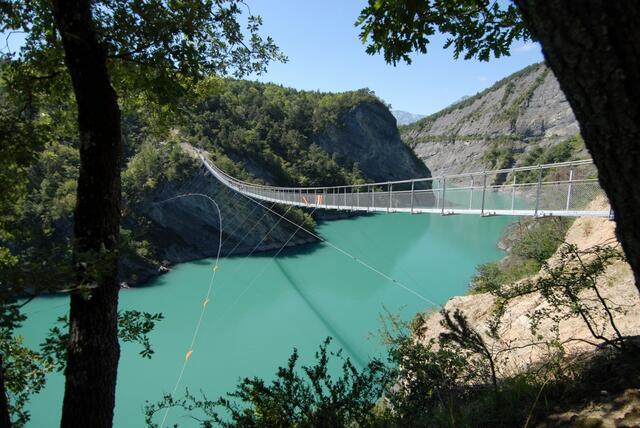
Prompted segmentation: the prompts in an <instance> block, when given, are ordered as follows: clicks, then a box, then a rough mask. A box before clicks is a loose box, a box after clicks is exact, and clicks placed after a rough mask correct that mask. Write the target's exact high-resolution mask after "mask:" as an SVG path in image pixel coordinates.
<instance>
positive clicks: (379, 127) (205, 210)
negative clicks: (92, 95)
mask: <svg viewBox="0 0 640 428" xmlns="http://www.w3.org/2000/svg"><path fill="white" fill-rule="evenodd" d="M314 143H315V144H317V145H318V146H319V147H320V148H322V149H323V150H325V151H327V152H328V153H331V154H335V155H336V157H338V158H343V159H348V160H349V161H352V162H357V163H358V165H359V168H360V170H361V171H362V172H363V173H364V175H365V176H366V177H367V179H369V180H372V181H386V180H396V179H405V178H414V177H429V176H430V173H429V170H428V168H427V167H426V166H425V165H424V164H423V163H422V162H421V161H420V160H419V159H418V158H417V157H416V156H415V154H414V153H413V152H412V151H411V149H410V148H409V147H407V146H406V145H405V144H404V143H403V142H402V140H401V139H400V134H399V133H398V129H397V127H396V122H395V119H394V118H393V116H392V115H391V113H390V112H389V110H388V109H387V108H386V107H385V106H384V105H383V104H381V103H370V102H362V103H359V104H357V105H355V106H354V107H352V108H350V109H349V110H348V111H346V112H345V113H344V114H343V115H342V117H341V118H340V121H339V125H335V126H331V127H329V128H328V129H326V130H325V131H324V132H323V133H321V134H319V135H317V136H315V138H314ZM244 163H245V166H246V167H247V170H249V171H251V173H252V174H253V175H254V176H258V177H261V178H262V179H265V180H267V181H269V176H270V172H269V171H267V170H266V169H265V168H264V167H262V166H261V165H259V164H257V163H253V164H252V163H251V160H250V159H247V160H245V161H244ZM192 168H193V171H191V172H190V174H189V175H188V177H187V178H186V179H183V180H180V181H168V182H162V183H161V184H160V185H158V187H157V188H155V189H154V190H153V191H152V192H150V193H149V194H147V195H145V197H144V198H143V200H142V201H141V202H140V203H138V204H137V205H136V207H135V211H136V212H137V213H138V214H139V215H141V216H143V217H144V218H145V221H146V224H145V226H144V228H145V230H144V237H145V239H146V240H147V241H149V242H150V243H151V247H153V248H155V249H156V254H155V257H154V259H155V260H157V262H151V261H150V260H149V259H142V258H139V257H123V258H122V262H121V280H122V281H123V282H125V283H127V285H139V284H143V283H145V282H147V281H148V280H150V279H151V278H153V277H155V276H157V275H159V274H161V273H163V272H165V271H166V268H167V267H168V266H170V265H172V264H175V263H181V262H186V261H190V260H196V259H201V258H207V257H213V256H215V255H216V253H217V250H218V244H219V239H218V238H219V230H220V228H219V217H218V212H217V209H216V208H215V207H214V206H213V204H212V203H211V201H210V200H208V199H207V198H204V197H198V196H188V197H179V198H174V197H175V196H176V195H184V194H188V193H191V194H194V193H202V194H206V195H208V196H210V197H212V198H213V199H215V201H216V202H217V204H218V206H219V207H220V210H221V212H222V222H223V226H222V231H223V238H222V240H223V243H224V245H223V246H222V252H221V254H222V255H229V254H231V253H232V254H246V253H248V252H250V251H252V250H253V249H254V248H255V251H257V252H260V251H269V250H274V249H279V248H280V247H281V246H282V245H283V244H284V243H285V242H287V241H288V243H287V244H286V245H287V246H295V245H302V244H308V243H311V242H315V238H313V237H312V236H310V235H309V234H308V233H306V232H304V231H301V230H298V231H297V232H296V227H295V226H293V225H292V224H291V223H288V222H287V221H285V220H279V219H280V217H279V216H277V215H276V214H273V213H271V212H268V210H265V209H264V208H262V207H260V206H258V205H256V204H255V203H253V202H251V201H249V200H248V199H247V198H244V197H243V196H241V195H239V194H237V193H235V192H233V191H231V190H229V189H228V188H226V187H225V186H224V185H222V184H221V183H219V182H218V181H217V180H215V179H213V178H212V177H211V176H210V175H209V174H207V173H206V172H205V170H203V169H202V168H201V167H200V166H199V165H198V162H197V161H194V165H193V167H192ZM172 198H173V199H172ZM168 199H169V200H168ZM314 215H315V216H316V217H318V218H322V219H329V218H335V217H336V216H335V215H334V213H326V214H325V213H323V212H321V211H320V210H319V211H316V212H315V214H314ZM126 226H127V227H128V228H129V229H134V228H135V227H137V226H136V225H126ZM294 232H296V234H295V236H293V238H291V239H289V238H290V237H291V236H292V234H293V233H294ZM263 238H264V240H263Z"/></svg>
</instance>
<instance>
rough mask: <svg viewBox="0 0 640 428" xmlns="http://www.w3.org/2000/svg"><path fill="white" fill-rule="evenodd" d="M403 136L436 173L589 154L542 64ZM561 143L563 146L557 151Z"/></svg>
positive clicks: (413, 127)
mask: <svg viewBox="0 0 640 428" xmlns="http://www.w3.org/2000/svg"><path fill="white" fill-rule="evenodd" d="M400 132H401V135H402V139H403V141H404V142H405V143H407V144H409V145H410V146H411V147H412V148H413V149H414V151H415V153H416V154H417V155H418V156H419V157H420V158H421V159H422V160H423V161H424V162H425V163H426V165H427V166H428V167H429V168H430V169H431V171H432V172H433V173H434V174H435V175H442V174H455V173H459V172H467V171H481V170H483V169H499V168H510V167H512V166H514V165H526V164H531V162H533V163H539V162H541V163H545V162H559V161H564V160H568V159H569V158H576V157H586V156H588V154H587V153H586V150H585V149H584V144H583V143H582V139H581V138H580V136H579V128H578V123H577V121H576V119H575V117H574V116H573V112H572V111H571V107H570V106H569V103H568V102H567V100H566V98H565V96H564V94H563V93H562V91H561V90H560V86H559V85H558V82H557V80H556V79H555V77H554V76H553V73H551V71H550V70H549V69H548V68H547V67H546V66H545V65H544V64H533V65H530V66H528V67H526V68H524V69H522V70H520V71H518V72H516V73H514V74H512V75H511V76H508V77H506V78H504V79H502V80H500V81H498V82H496V83H495V84H494V85H492V86H491V87H489V88H487V89H485V90H484V91H482V92H479V93H478V94H476V95H474V96H472V97H468V98H465V99H463V100H461V101H459V102H457V103H455V104H452V105H451V106H449V107H447V108H445V109H443V110H441V111H439V112H437V113H434V114H432V115H430V116H427V117H425V118H423V119H421V120H420V121H418V122H416V123H413V124H411V125H407V126H403V127H400ZM557 145H561V146H562V147H561V148H557V149H553V147H555V146H557Z"/></svg>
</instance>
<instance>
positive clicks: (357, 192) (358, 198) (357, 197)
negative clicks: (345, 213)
mask: <svg viewBox="0 0 640 428" xmlns="http://www.w3.org/2000/svg"><path fill="white" fill-rule="evenodd" d="M356 205H358V208H360V187H358V188H357V189H356Z"/></svg>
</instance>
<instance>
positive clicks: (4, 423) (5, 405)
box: [0, 354, 11, 428]
mask: <svg viewBox="0 0 640 428" xmlns="http://www.w3.org/2000/svg"><path fill="white" fill-rule="evenodd" d="M0 428H11V418H10V417H9V401H8V399H7V391H6V389H5V385H4V364H3V361H2V354H0Z"/></svg>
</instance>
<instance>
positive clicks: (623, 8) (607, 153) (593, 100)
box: [356, 0, 640, 290]
mask: <svg viewBox="0 0 640 428" xmlns="http://www.w3.org/2000/svg"><path fill="white" fill-rule="evenodd" d="M514 3H515V4H511V3H507V4H505V3H502V4H501V3H500V2H494V1H490V0H475V1H465V0H434V1H401V0H369V4H368V6H367V7H366V8H364V9H363V10H362V12H361V15H360V17H359V18H358V20H357V22H356V25H358V26H360V27H361V28H362V32H361V34H360V36H361V39H362V41H363V43H368V46H367V52H368V53H370V54H374V53H377V52H380V51H382V52H383V53H384V58H385V60H386V61H387V62H389V63H392V64H394V65H395V64H396V63H398V62H399V61H406V62H407V63H411V58H410V54H411V53H412V52H419V53H426V52H427V46H428V44H429V37H430V36H433V35H434V34H435V33H436V31H438V32H441V33H444V34H446V35H447V36H449V38H448V39H447V42H446V44H445V47H450V46H453V48H454V57H455V58H458V57H459V55H460V54H463V56H464V58H465V59H469V58H474V57H475V58H478V59H480V60H483V61H487V60H489V59H490V58H491V56H495V57H500V56H502V55H509V50H510V48H511V45H512V43H513V41H514V40H522V41H527V40H530V39H531V38H534V39H535V40H537V41H539V42H540V44H541V45H542V52H543V54H544V57H545V60H546V62H547V64H548V65H549V67H550V68H551V70H553V72H554V74H555V76H556V77H557V79H558V81H559V82H560V87H561V88H562V90H563V92H564V93H565V95H566V97H567V99H568V100H569V103H570V104H571V107H572V108H573V111H574V113H575V115H576V118H577V119H578V122H579V124H580V130H581V133H582V136H583V137H584V140H585V144H586V146H587V148H588V149H589V152H590V153H591V155H592V156H593V159H594V161H595V164H596V166H597V167H598V173H599V180H600V184H601V185H602V188H603V189H604V190H605V192H606V193H607V196H608V197H609V201H610V202H611V206H612V208H613V211H614V212H615V217H616V225H617V228H616V231H617V234H618V237H619V239H620V242H621V243H622V247H623V249H624V251H625V253H626V255H627V259H628V261H629V264H630V265H631V267H632V269H633V272H634V275H635V280H636V287H638V289H639V290H640V222H638V221H637V218H638V216H639V215H640V186H638V185H637V176H638V174H637V171H638V169H639V168H640V146H639V145H638V141H640V85H638V81H640V54H639V52H640V31H639V30H638V22H640V3H638V2H636V1H633V0H619V1H608V0H586V1H580V2H575V1H573V2H572V1H547V0H514Z"/></svg>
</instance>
